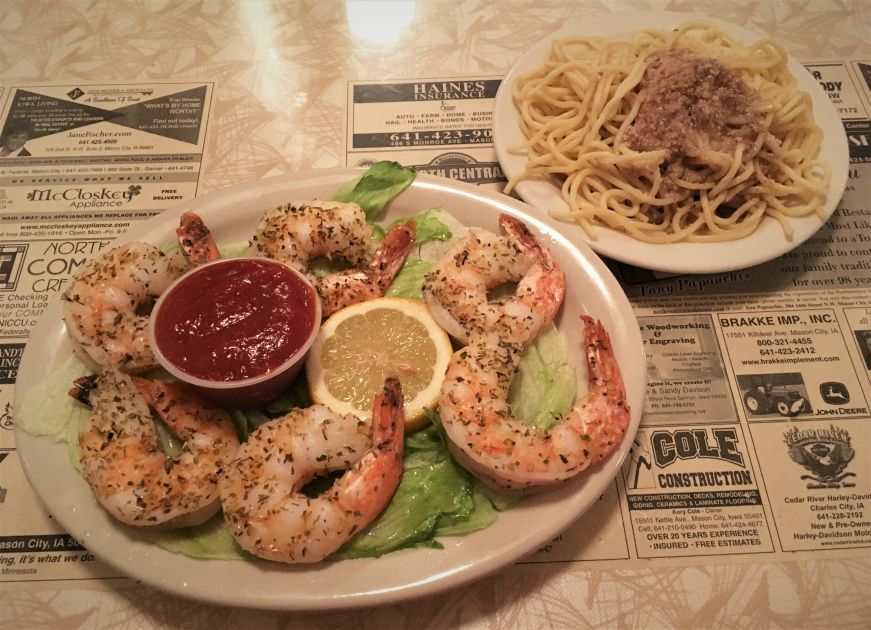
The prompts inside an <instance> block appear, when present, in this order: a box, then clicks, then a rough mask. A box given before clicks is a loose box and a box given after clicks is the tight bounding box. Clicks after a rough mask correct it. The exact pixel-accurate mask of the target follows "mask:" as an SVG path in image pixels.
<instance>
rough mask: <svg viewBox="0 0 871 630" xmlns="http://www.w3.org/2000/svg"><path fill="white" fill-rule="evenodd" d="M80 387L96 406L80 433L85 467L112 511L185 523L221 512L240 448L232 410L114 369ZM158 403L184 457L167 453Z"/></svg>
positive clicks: (134, 520)
mask: <svg viewBox="0 0 871 630" xmlns="http://www.w3.org/2000/svg"><path fill="white" fill-rule="evenodd" d="M77 386H78V388H79V391H78V393H77V395H76V397H77V398H79V399H80V400H81V399H82V394H83V393H86V394H87V399H88V401H89V403H90V405H91V407H92V412H91V418H90V419H89V420H88V422H87V424H86V425H85V427H84V429H83V430H82V432H81V433H80V435H79V445H80V446H81V449H82V459H81V461H82V472H83V474H84V476H85V479H87V480H88V483H90V484H91V488H93V490H94V493H95V494H96V495H97V499H98V500H99V501H100V503H101V504H102V505H103V507H104V508H105V509H106V510H107V511H108V512H109V513H110V514H112V516H114V517H115V518H117V519H118V520H120V521H122V522H124V523H127V524H128V525H141V526H149V525H164V526H167V527H186V526H190V525H197V524H199V523H203V522H205V521H206V520H208V519H209V518H211V517H212V516H213V515H214V514H215V513H216V512H217V511H218V510H219V509H220V494H219V490H218V478H219V477H220V475H221V472H222V470H223V469H224V468H225V467H226V466H227V465H228V463H229V462H230V460H231V459H232V458H233V457H234V456H235V454H236V451H237V450H238V449H239V439H238V437H237V436H236V429H235V427H234V426H233V421H232V419H231V418H230V415H229V414H228V413H227V412H226V411H224V410H222V409H218V408H217V407H212V406H210V405H208V404H207V403H205V402H204V401H202V400H201V399H200V398H199V397H198V396H196V395H195V394H193V393H192V392H191V391H190V390H188V389H187V388H186V387H184V386H182V385H179V384H175V383H166V382H162V381H150V380H147V379H143V378H139V377H131V376H129V375H127V374H124V373H123V372H121V371H119V370H117V369H114V368H110V369H107V370H104V371H102V372H100V373H99V374H98V375H97V377H96V379H94V380H93V381H91V382H90V383H88V382H84V383H82V382H77ZM85 389H88V390H90V391H87V392H86V391H85ZM71 393H73V392H72V391H71ZM152 408H153V409H154V410H155V412H156V413H157V415H158V416H159V417H160V418H161V419H162V420H163V422H164V423H165V424H166V425H167V427H168V428H169V430H170V431H171V432H172V433H173V434H174V435H175V436H176V437H178V438H179V439H180V440H182V441H183V442H184V448H183V450H182V452H181V453H179V454H178V455H176V456H174V457H167V456H166V455H165V454H164V453H163V451H161V450H160V447H159V445H158V436H157V429H156V427H155V425H154V419H153V418H152V415H151V409H152Z"/></svg>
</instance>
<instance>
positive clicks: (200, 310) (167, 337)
mask: <svg viewBox="0 0 871 630" xmlns="http://www.w3.org/2000/svg"><path fill="white" fill-rule="evenodd" d="M320 323H321V303H320V299H319V298H318V294H317V291H315V289H314V287H313V286H312V285H311V284H310V283H309V282H308V280H307V279H306V278H305V277H304V276H303V275H302V274H300V273H299V272H298V271H296V270H295V269H293V268H291V267H289V266H287V265H285V264H283V263H280V262H277V261H275V260H270V259H266V258H228V259H223V260H217V261H214V262H210V263H207V264H205V265H201V266H199V267H195V268H194V269H191V270H190V271H188V272H186V273H185V274H184V275H182V276H181V277H180V278H178V279H177V280H176V281H175V282H174V283H173V284H172V285H170V287H169V288H168V289H167V290H166V291H164V293H163V294H162V295H161V296H160V298H159V299H158V300H157V302H156V304H155V305H154V309H153V310H152V312H151V317H150V320H149V326H148V340H149V343H150V344H151V347H152V349H153V351H154V355H155V357H156V359H157V361H158V363H159V364H160V365H161V366H162V367H163V368H164V369H165V370H166V371H167V372H169V373H170V374H171V375H172V376H174V377H175V378H177V379H178V380H180V381H183V382H185V383H188V384H189V385H191V386H192V387H193V388H194V389H196V390H197V391H198V392H199V393H200V394H201V395H202V396H203V397H204V398H206V399H207V400H209V401H211V402H212V403H214V404H216V405H219V406H222V407H227V408H250V407H258V406H262V405H264V404H266V403H268V402H269V401H271V400H274V399H275V398H277V397H278V396H280V395H281V394H282V393H284V392H285V391H286V390H287V389H288V387H289V386H290V385H291V383H293V381H294V379H296V377H297V376H298V374H299V372H300V369H301V368H302V366H303V365H304V363H305V357H306V355H307V354H308V351H309V348H310V347H311V345H312V343H313V342H314V339H315V337H316V336H317V333H318V330H319V328H320Z"/></svg>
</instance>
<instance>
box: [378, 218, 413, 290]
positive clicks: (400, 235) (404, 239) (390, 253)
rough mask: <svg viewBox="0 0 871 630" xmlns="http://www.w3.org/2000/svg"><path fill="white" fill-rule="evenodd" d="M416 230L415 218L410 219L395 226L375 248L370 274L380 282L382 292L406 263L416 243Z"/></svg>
mask: <svg viewBox="0 0 871 630" xmlns="http://www.w3.org/2000/svg"><path fill="white" fill-rule="evenodd" d="M416 232H417V228H416V226H415V223H414V219H409V220H408V221H406V222H405V223H404V224H401V225H397V226H395V227H393V228H392V229H391V230H390V231H389V232H388V233H387V234H386V235H385V236H384V239H383V240H382V241H381V244H380V245H379V246H378V249H376V250H375V255H374V256H373V258H372V262H371V263H369V275H370V276H371V277H372V278H373V280H374V281H375V282H376V283H377V284H378V287H379V288H380V289H381V293H382V294H383V293H384V292H385V291H386V290H387V287H389V286H390V283H391V282H393V278H395V277H396V274H397V273H399V270H400V269H402V265H404V264H405V260H406V259H407V258H408V254H409V253H410V252H411V247H412V245H414V237H415V234H416Z"/></svg>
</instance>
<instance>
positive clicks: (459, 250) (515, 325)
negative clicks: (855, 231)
mask: <svg viewBox="0 0 871 630" xmlns="http://www.w3.org/2000/svg"><path fill="white" fill-rule="evenodd" d="M499 223H500V225H501V226H502V228H503V229H504V230H505V232H506V236H504V237H503V236H497V235H495V234H492V233H491V232H486V231H473V232H472V233H470V234H469V236H467V237H466V238H465V239H464V240H463V241H461V242H460V243H458V244H457V245H456V246H455V247H454V248H453V249H452V250H451V251H449V252H448V253H447V254H445V255H444V256H443V257H442V258H441V259H439V261H438V262H437V263H436V267H435V269H433V270H432V271H431V272H430V273H429V274H427V277H426V279H425V280H424V285H423V294H424V297H425V298H426V303H427V306H428V307H429V310H430V313H431V314H432V316H433V317H434V318H435V319H436V321H437V322H438V323H439V325H441V327H442V328H444V329H445V331H446V332H447V333H448V334H449V335H451V336H452V337H454V338H455V339H457V340H459V341H461V342H463V343H467V342H468V341H469V339H470V336H472V335H476V334H484V333H490V332H499V333H500V335H501V336H502V337H504V338H506V339H512V340H515V341H518V342H520V343H524V342H526V341H528V340H531V339H533V338H534V337H535V336H536V335H537V334H538V331H539V330H541V327H542V326H544V325H545V324H548V323H550V322H551V321H553V319H554V317H555V316H556V313H557V311H558V310H559V308H560V306H561V305H562V302H563V299H564V297H565V286H566V283H565V276H564V274H563V272H562V271H561V270H560V269H559V267H557V265H556V262H555V261H554V259H553V257H552V256H551V254H550V252H549V251H548V250H547V249H545V248H544V247H542V246H541V244H540V243H539V242H538V239H536V237H535V236H534V235H533V234H532V233H531V232H530V231H529V229H528V228H527V227H526V225H524V224H523V223H522V222H521V221H519V220H517V219H515V218H514V217H512V216H510V215H507V214H503V215H502V216H500V217H499ZM509 282H517V287H516V289H515V291H514V293H513V295H511V296H510V297H509V298H507V299H503V300H495V301H490V300H488V296H487V291H488V289H492V288H493V287H496V286H499V285H502V284H505V283H509Z"/></svg>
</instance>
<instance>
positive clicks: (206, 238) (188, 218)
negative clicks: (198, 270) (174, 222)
mask: <svg viewBox="0 0 871 630" xmlns="http://www.w3.org/2000/svg"><path fill="white" fill-rule="evenodd" d="M175 233H176V235H177V236H178V242H179V244H180V245H181V248H182V250H183V251H184V253H185V256H186V257H187V259H188V262H189V263H190V264H191V266H194V267H196V266H198V265H202V264H205V263H207V262H211V261H213V260H218V259H219V258H220V257H221V253H220V252H219V251H218V245H217V244H216V243H215V239H214V238H213V237H212V232H211V231H210V230H209V228H208V226H207V225H206V223H205V221H203V219H202V218H201V217H200V216H199V215H198V214H196V213H194V212H185V213H184V214H182V215H181V218H180V219H179V225H178V228H177V229H176V231H175Z"/></svg>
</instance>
